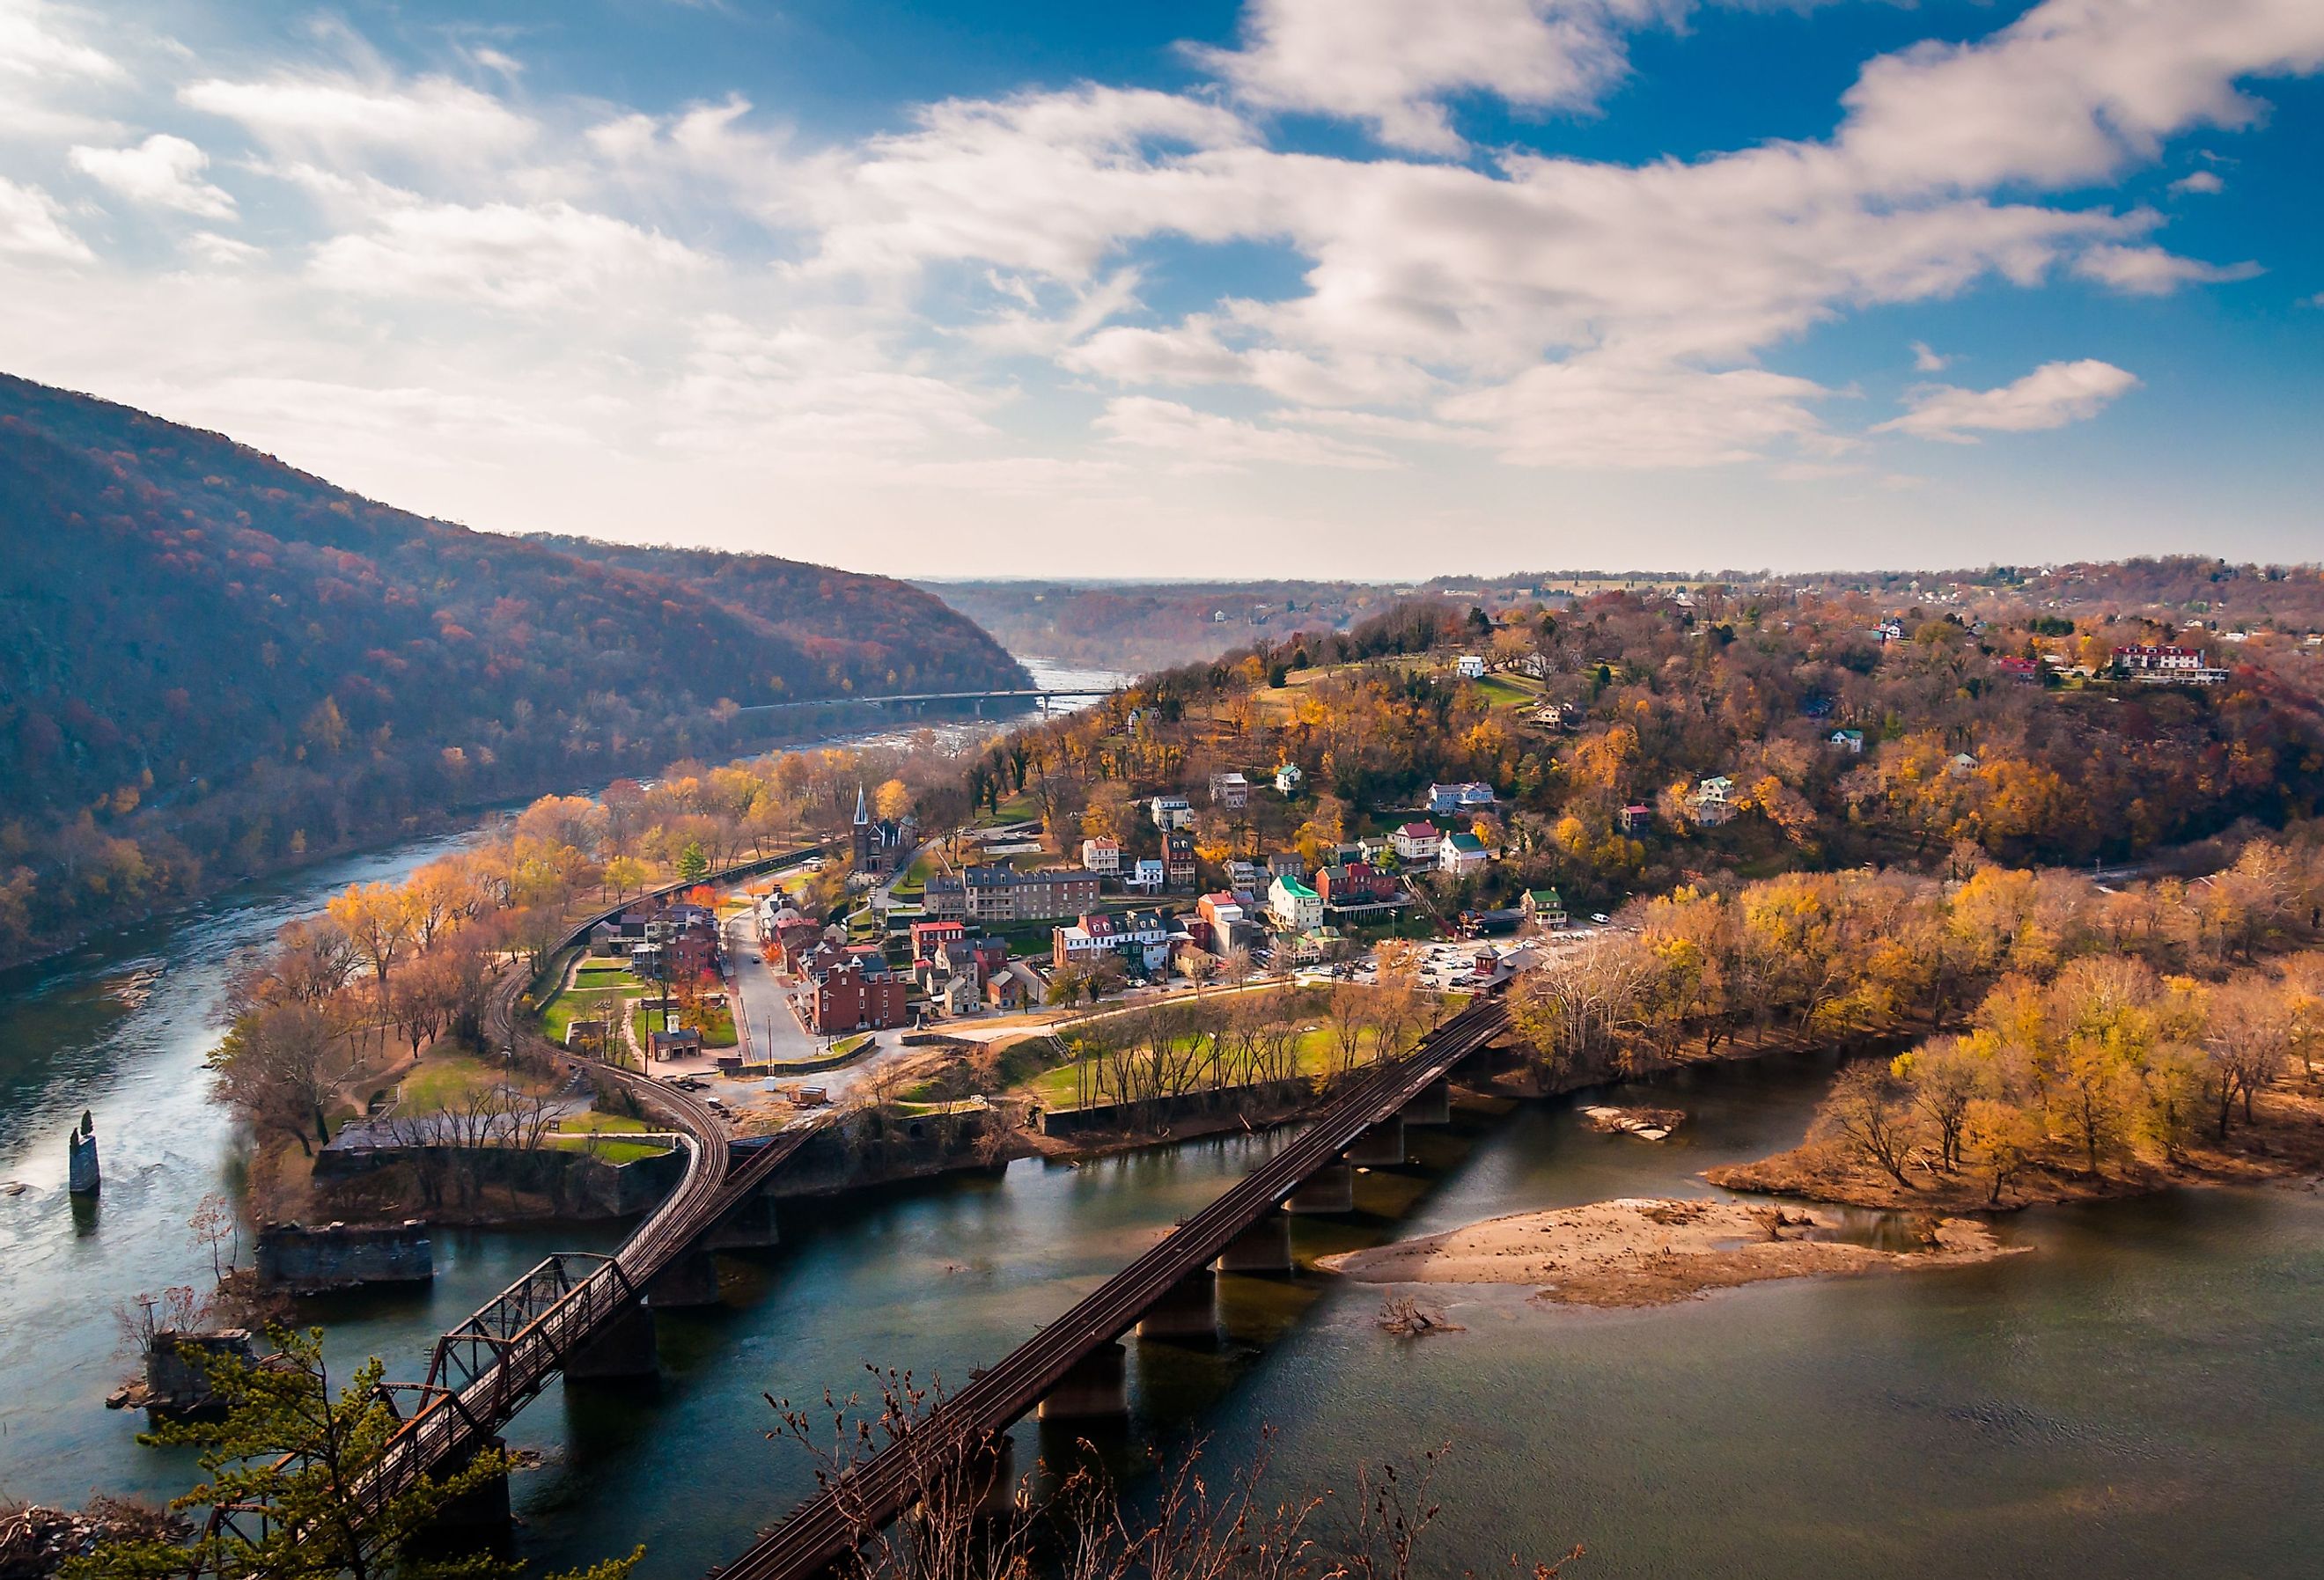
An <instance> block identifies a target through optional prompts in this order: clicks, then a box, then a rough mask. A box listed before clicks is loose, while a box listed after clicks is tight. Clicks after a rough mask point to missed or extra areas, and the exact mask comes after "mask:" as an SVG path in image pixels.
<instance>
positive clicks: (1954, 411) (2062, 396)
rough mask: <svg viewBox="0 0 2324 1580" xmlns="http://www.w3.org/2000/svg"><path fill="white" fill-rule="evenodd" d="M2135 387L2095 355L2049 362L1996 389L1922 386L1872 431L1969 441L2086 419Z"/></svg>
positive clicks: (2130, 378) (2126, 375) (2125, 375)
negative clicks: (1902, 407)
mask: <svg viewBox="0 0 2324 1580" xmlns="http://www.w3.org/2000/svg"><path fill="white" fill-rule="evenodd" d="M2137 387H2138V380H2137V378H2136V377H2135V375H2133V374H2129V373H2126V372H2125V371H2124V370H2123V369H2121V368H2118V367H2116V366H2115V365H2113V364H2112V363H2107V362H2100V361H2098V360H2097V359H2096V358H2094V357H2085V358H2083V359H2082V360H2081V361H2080V362H2045V363H2043V365H2041V366H2040V367H2037V368H2035V369H2034V370H2033V372H2032V373H2029V374H2026V375H2025V376H2024V378H2022V379H2019V380H2018V381H2017V382H2016V383H2010V384H2004V385H2002V386H2001V387H2000V388H1998V389H1992V390H1965V389H1961V388H1960V387H1959V386H1957V385H1953V384H1929V385H1924V386H1923V387H1922V388H1920V389H1917V390H1914V392H1912V393H1911V395H1910V396H1909V397H1908V404H1909V405H1910V406H1911V408H1912V410H1910V411H1907V412H1905V414H1904V416H1902V417H1898V418H1895V419H1893V420H1889V421H1886V422H1884V423H1882V424H1880V425H1879V427H1877V428H1876V429H1875V430H1873V431H1874V432H1876V433H1909V434H1913V435H1914V436H1916V437H1918V438H1921V439H1945V440H1948V441H1950V442H1951V443H1955V444H1971V443H1974V442H1976V440H1975V434H1976V433H1977V432H1978V431H1983V432H1988V433H2033V432H2037V431H2039V430H2043V429H2050V428H2063V427H2065V426H2066V425H2067V424H2068V423H2070V422H2083V421H2087V420H2089V419H2090V418H2092V417H2095V416H2097V415H2098V413H2099V412H2100V411H2104V410H2105V409H2106V408H2107V406H2108V405H2110V404H2112V403H2113V402H2114V400H2115V399H2116V397H2117V396H2119V395H2121V394H2124V393H2126V392H2128V391H2130V390H2135V389H2136V388H2137Z"/></svg>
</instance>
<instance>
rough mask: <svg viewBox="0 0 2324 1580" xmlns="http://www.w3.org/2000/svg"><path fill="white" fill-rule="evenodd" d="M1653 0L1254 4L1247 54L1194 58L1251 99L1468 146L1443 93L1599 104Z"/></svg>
mask: <svg viewBox="0 0 2324 1580" xmlns="http://www.w3.org/2000/svg"><path fill="white" fill-rule="evenodd" d="M1677 8H1678V7H1675V6H1673V7H1665V6H1662V5H1656V4H1655V3H1654V0H1630V3H1624V0H1609V3H1600V0H1462V4H1460V5H1442V4H1439V3H1437V0H1251V4H1250V5H1249V6H1247V7H1246V9H1245V11H1244V13H1243V23H1242V47H1241V48H1240V50H1231V51H1230V50H1212V49H1195V50H1194V51H1190V52H1191V53H1192V54H1193V55H1194V58H1195V59H1196V60H1198V61H1200V62H1201V63H1202V64H1203V66H1204V67H1205V68H1207V69H1210V70H1211V71H1213V72H1215V73H1216V74H1217V75H1218V76H1219V77H1221V78H1222V79H1224V80H1225V81H1226V82H1227V83H1229V84H1230V85H1231V87H1232V88H1234V90H1235V92H1236V94H1237V95H1238V96H1239V97H1241V98H1242V99H1243V100H1244V101H1245V102H1247V103H1250V104H1251V105H1255V106H1259V107H1261V108H1266V109H1287V110H1312V111H1317V112H1321V113H1323V114H1325V115H1340V116H1344V117H1347V118H1350V119H1354V120H1361V121H1365V122H1368V123H1369V125H1371V126H1372V128H1373V130H1374V132H1375V133H1376V134H1378V135H1379V139H1380V140H1381V141H1382V142H1383V143H1389V144H1390V145H1392V146H1395V147H1397V148H1407V149H1411V150H1413V151H1414V152H1421V153H1438V154H1447V153H1458V152H1461V150H1462V147H1463V146H1464V144H1463V143H1462V139H1461V136H1460V134H1458V133H1456V132H1454V131H1453V129H1452V123H1451V121H1450V120H1449V119H1448V117H1447V116H1446V115H1445V111H1444V106H1443V102H1442V101H1443V97H1445V96H1446V95H1448V94H1452V93H1457V92H1461V91H1463V90H1481V91H1484V92H1488V93H1493V94H1498V95H1499V96H1500V97H1502V98H1505V99H1507V100H1508V101H1509V102H1510V103H1511V104H1516V105H1522V106H1526V107H1528V108H1535V109H1549V108H1556V107H1573V106H1584V105H1589V104H1591V103H1594V102H1595V101H1596V99H1597V97H1598V96H1599V95H1600V93H1602V92H1604V91H1605V89H1606V88H1608V87H1609V85H1610V84H1612V83H1613V82H1614V81H1615V80H1616V79H1618V78H1619V77H1620V76H1621V75H1622V73H1623V70H1624V69H1625V61H1624V59H1623V53H1622V46H1621V42H1620V37H1619V34H1618V28H1619V27H1620V26H1621V25H1622V24H1623V23H1628V22H1632V21H1637V20H1641V19H1643V17H1644V16H1646V15H1650V14H1654V13H1655V12H1657V11H1661V10H1665V9H1677Z"/></svg>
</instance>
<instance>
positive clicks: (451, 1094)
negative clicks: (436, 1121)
mask: <svg viewBox="0 0 2324 1580" xmlns="http://www.w3.org/2000/svg"><path fill="white" fill-rule="evenodd" d="M503 1085H515V1086H530V1083H527V1082H526V1081H524V1079H523V1078H522V1076H521V1074H520V1073H519V1072H517V1071H513V1070H505V1069H503V1068H501V1067H499V1066H498V1065H495V1064H486V1063H485V1062H484V1060H483V1059H480V1058H475V1057H473V1056H471V1055H469V1054H465V1053H450V1054H438V1055H437V1056H435V1057H433V1058H427V1059H424V1060H422V1061H421V1062H420V1065H419V1066H418V1067H416V1068H414V1069H413V1070H412V1072H411V1073H410V1075H408V1076H404V1077H403V1083H402V1100H401V1108H402V1111H403V1112H404V1113H443V1112H445V1111H446V1110H447V1109H450V1108H456V1107H457V1106H459V1104H462V1103H464V1102H466V1100H467V1099H468V1098H469V1097H471V1096H473V1095H475V1094H477V1093H479V1092H487V1091H490V1090H491V1089H492V1088H493V1087H494V1086H503Z"/></svg>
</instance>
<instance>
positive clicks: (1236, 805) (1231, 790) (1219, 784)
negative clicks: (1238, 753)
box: [1211, 769, 1250, 812]
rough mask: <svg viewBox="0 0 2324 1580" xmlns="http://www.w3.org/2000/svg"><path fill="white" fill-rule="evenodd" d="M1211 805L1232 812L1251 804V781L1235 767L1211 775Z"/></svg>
mask: <svg viewBox="0 0 2324 1580" xmlns="http://www.w3.org/2000/svg"><path fill="white" fill-rule="evenodd" d="M1211 805H1213V806H1214V807H1222V808H1225V809H1226V810H1228V811H1230V812H1234V811H1240V810H1241V809H1242V808H1245V807H1247V806H1249V805H1250V781H1249V780H1247V779H1245V778H1244V777H1243V776H1242V775H1241V773H1240V772H1237V771H1236V770H1234V769H1228V770H1227V771H1226V772H1223V773H1213V775H1211Z"/></svg>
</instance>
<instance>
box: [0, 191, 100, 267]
mask: <svg viewBox="0 0 2324 1580" xmlns="http://www.w3.org/2000/svg"><path fill="white" fill-rule="evenodd" d="M63 213H64V211H63V210H62V209H61V208H59V207H58V206H57V200H56V199H54V198H51V197H50V196H49V195H48V193H46V192H45V191H43V190H42V189H40V188H38V187H28V186H20V185H19V184H17V183H16V182H14V181H12V180H9V179H8V178H7V177H5V176H0V253H14V254H20V255H22V256H24V257H31V258H51V259H62V260H66V261H68V262H73V263H78V262H80V261H82V260H84V259H87V258H88V256H89V255H90V254H89V250H88V245H87V244H86V243H84V242H83V241H82V240H81V239H80V237H78V236H75V235H74V234H73V233H72V231H71V230H70V228H69V227H68V226H66V224H65V222H64V218H63Z"/></svg>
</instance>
